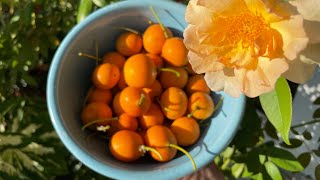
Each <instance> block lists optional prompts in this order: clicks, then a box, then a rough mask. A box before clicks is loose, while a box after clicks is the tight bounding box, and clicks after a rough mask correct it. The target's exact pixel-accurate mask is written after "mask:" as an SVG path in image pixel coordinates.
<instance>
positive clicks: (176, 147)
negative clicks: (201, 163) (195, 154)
mask: <svg viewBox="0 0 320 180" xmlns="http://www.w3.org/2000/svg"><path fill="white" fill-rule="evenodd" d="M169 147H171V148H175V149H177V150H179V151H180V152H182V153H183V154H185V155H187V156H188V158H189V159H190V160H191V163H192V166H193V170H194V172H196V171H197V166H196V163H195V162H194V160H193V158H192V156H191V155H190V154H189V153H188V151H186V150H184V149H183V148H181V147H179V146H177V145H175V144H169Z"/></svg>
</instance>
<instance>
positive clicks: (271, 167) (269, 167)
mask: <svg viewBox="0 0 320 180" xmlns="http://www.w3.org/2000/svg"><path fill="white" fill-rule="evenodd" d="M264 167H265V168H266V171H267V172H268V174H269V176H270V177H271V178H272V179H275V180H282V176H281V173H280V171H279V168H278V167H277V166H276V165H275V164H273V163H272V162H271V161H267V162H266V163H265V164H264Z"/></svg>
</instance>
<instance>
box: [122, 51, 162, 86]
mask: <svg viewBox="0 0 320 180" xmlns="http://www.w3.org/2000/svg"><path fill="white" fill-rule="evenodd" d="M123 73H124V79H125V81H126V83H127V84H128V86H133V87H138V88H144V87H150V86H151V85H152V84H153V83H154V81H155V79H156V76H157V71H156V67H155V65H154V63H153V62H152V61H150V60H149V58H148V57H147V56H146V55H145V54H135V55H133V56H131V57H129V58H128V59H127V61H126V63H125V64H124V67H123Z"/></svg>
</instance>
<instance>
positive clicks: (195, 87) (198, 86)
mask: <svg viewBox="0 0 320 180" xmlns="http://www.w3.org/2000/svg"><path fill="white" fill-rule="evenodd" d="M210 91H211V90H210V88H209V87H208V85H207V83H206V81H205V80H204V75H203V74H195V75H193V76H190V77H189V80H188V82H187V85H186V92H187V94H189V95H190V94H192V93H195V92H204V93H207V94H209V93H210Z"/></svg>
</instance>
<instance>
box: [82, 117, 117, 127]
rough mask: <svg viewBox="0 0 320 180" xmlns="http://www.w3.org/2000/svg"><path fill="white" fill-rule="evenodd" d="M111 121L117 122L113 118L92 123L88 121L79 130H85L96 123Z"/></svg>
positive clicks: (115, 118)
mask: <svg viewBox="0 0 320 180" xmlns="http://www.w3.org/2000/svg"><path fill="white" fill-rule="evenodd" d="M112 120H118V117H113V118H109V119H98V120H94V121H90V122H88V123H87V124H85V125H83V126H82V128H81V130H85V129H86V128H87V127H89V126H91V125H93V124H96V123H98V122H103V121H112Z"/></svg>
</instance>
